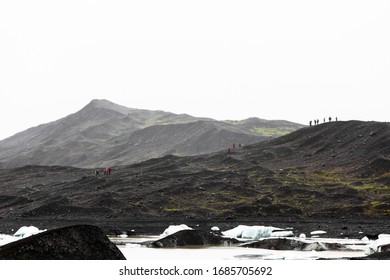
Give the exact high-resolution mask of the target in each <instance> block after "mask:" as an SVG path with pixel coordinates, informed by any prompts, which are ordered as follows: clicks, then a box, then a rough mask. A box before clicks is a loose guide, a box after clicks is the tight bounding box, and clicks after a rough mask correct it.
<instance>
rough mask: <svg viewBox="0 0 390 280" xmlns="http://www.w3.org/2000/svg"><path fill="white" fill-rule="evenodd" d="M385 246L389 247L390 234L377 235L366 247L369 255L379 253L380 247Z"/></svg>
mask: <svg viewBox="0 0 390 280" xmlns="http://www.w3.org/2000/svg"><path fill="white" fill-rule="evenodd" d="M385 245H390V234H379V235H378V239H377V240H375V241H373V242H371V243H370V244H369V245H368V247H369V250H370V253H375V252H380V251H381V247H382V246H385Z"/></svg>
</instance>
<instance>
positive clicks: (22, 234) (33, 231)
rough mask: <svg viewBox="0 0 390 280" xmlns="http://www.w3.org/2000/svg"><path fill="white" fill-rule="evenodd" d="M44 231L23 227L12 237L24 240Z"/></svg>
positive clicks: (32, 227)
mask: <svg viewBox="0 0 390 280" xmlns="http://www.w3.org/2000/svg"><path fill="white" fill-rule="evenodd" d="M44 231H46V229H45V230H39V229H38V228H37V227H34V226H29V227H26V226H23V227H21V228H20V229H18V231H17V232H15V234H14V236H16V237H21V238H25V237H29V236H32V235H34V234H38V233H40V232H44Z"/></svg>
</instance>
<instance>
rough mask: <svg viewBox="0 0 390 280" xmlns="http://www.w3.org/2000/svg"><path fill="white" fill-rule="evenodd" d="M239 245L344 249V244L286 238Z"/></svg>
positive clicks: (306, 249)
mask: <svg viewBox="0 0 390 280" xmlns="http://www.w3.org/2000/svg"><path fill="white" fill-rule="evenodd" d="M241 247H246V248H261V249H269V250H293V251H313V250H314V251H328V250H333V251H334V250H345V246H343V245H341V244H338V243H325V242H305V241H301V240H296V239H287V238H268V239H264V240H260V241H254V242H250V243H245V244H242V245H241Z"/></svg>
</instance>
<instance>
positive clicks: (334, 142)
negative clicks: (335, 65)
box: [0, 121, 390, 237]
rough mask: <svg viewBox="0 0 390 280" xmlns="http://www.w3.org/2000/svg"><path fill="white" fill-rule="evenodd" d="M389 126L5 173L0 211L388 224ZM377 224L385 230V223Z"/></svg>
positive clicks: (326, 129) (5, 214)
mask: <svg viewBox="0 0 390 280" xmlns="http://www.w3.org/2000/svg"><path fill="white" fill-rule="evenodd" d="M389 125H390V124H389V123H375V122H356V121H351V122H334V123H329V124H322V125H319V126H315V127H310V128H303V129H300V130H298V131H296V132H294V133H291V134H289V135H286V136H283V137H279V138H276V139H271V140H268V141H266V142H262V143H257V144H254V145H250V146H245V147H244V148H242V149H232V150H231V151H230V152H228V151H226V150H225V151H221V152H216V153H211V154H203V155H197V156H191V157H177V156H173V155H167V156H164V157H161V158H156V159H150V160H147V161H143V162H139V163H136V164H133V165H129V166H117V167H113V168H112V173H111V175H106V176H105V175H102V174H100V175H98V176H95V175H93V171H94V169H80V168H73V167H39V166H25V167H21V168H17V169H4V170H0V217H1V218H2V221H9V220H12V219H16V220H17V221H19V222H23V221H26V220H29V219H32V220H34V221H41V222H42V221H44V222H46V223H48V221H49V223H51V222H56V223H61V222H63V223H66V222H67V221H73V222H74V221H79V220H83V221H85V220H87V221H94V222H98V223H104V222H107V223H108V222H113V221H118V223H119V224H121V223H123V222H125V221H137V220H140V221H145V220H148V219H151V220H152V221H157V220H158V221H160V220H161V219H171V220H174V221H176V222H177V221H178V220H185V221H186V220H187V221H194V220H201V221H207V220H211V221H218V220H219V221H221V220H222V221H232V220H238V221H239V220H243V219H249V220H252V221H258V220H259V219H263V218H269V219H270V220H274V219H281V218H284V219H285V220H288V221H291V220H292V219H298V218H305V219H307V218H311V217H312V218H315V219H316V220H317V221H321V219H327V218H335V219H341V218H343V219H362V220H372V219H382V221H388V218H389V215H390V166H389V158H390V150H389V147H390V127H389ZM333 155H334V156H333ZM378 160H379V163H380V164H379V165H373V164H376V163H378ZM370 168H371V169H370ZM367 170H368V171H369V173H367ZM380 224H381V225H382V226H383V228H382V229H383V230H386V229H387V230H388V228H386V227H387V226H388V223H387V224H386V223H383V222H380ZM340 230H341V229H340ZM337 234H339V232H338V233H337ZM351 234H352V233H351ZM353 234H355V235H356V231H355V232H354V233H353ZM361 237H363V236H361Z"/></svg>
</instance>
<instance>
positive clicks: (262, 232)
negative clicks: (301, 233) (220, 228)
mask: <svg viewBox="0 0 390 280" xmlns="http://www.w3.org/2000/svg"><path fill="white" fill-rule="evenodd" d="M222 234H223V235H224V236H226V237H231V238H243V239H254V240H257V239H260V238H268V237H288V236H292V235H293V232H292V231H285V230H283V229H281V228H276V227H270V226H245V225H239V226H237V227H235V228H233V229H230V230H227V231H224V232H222Z"/></svg>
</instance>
